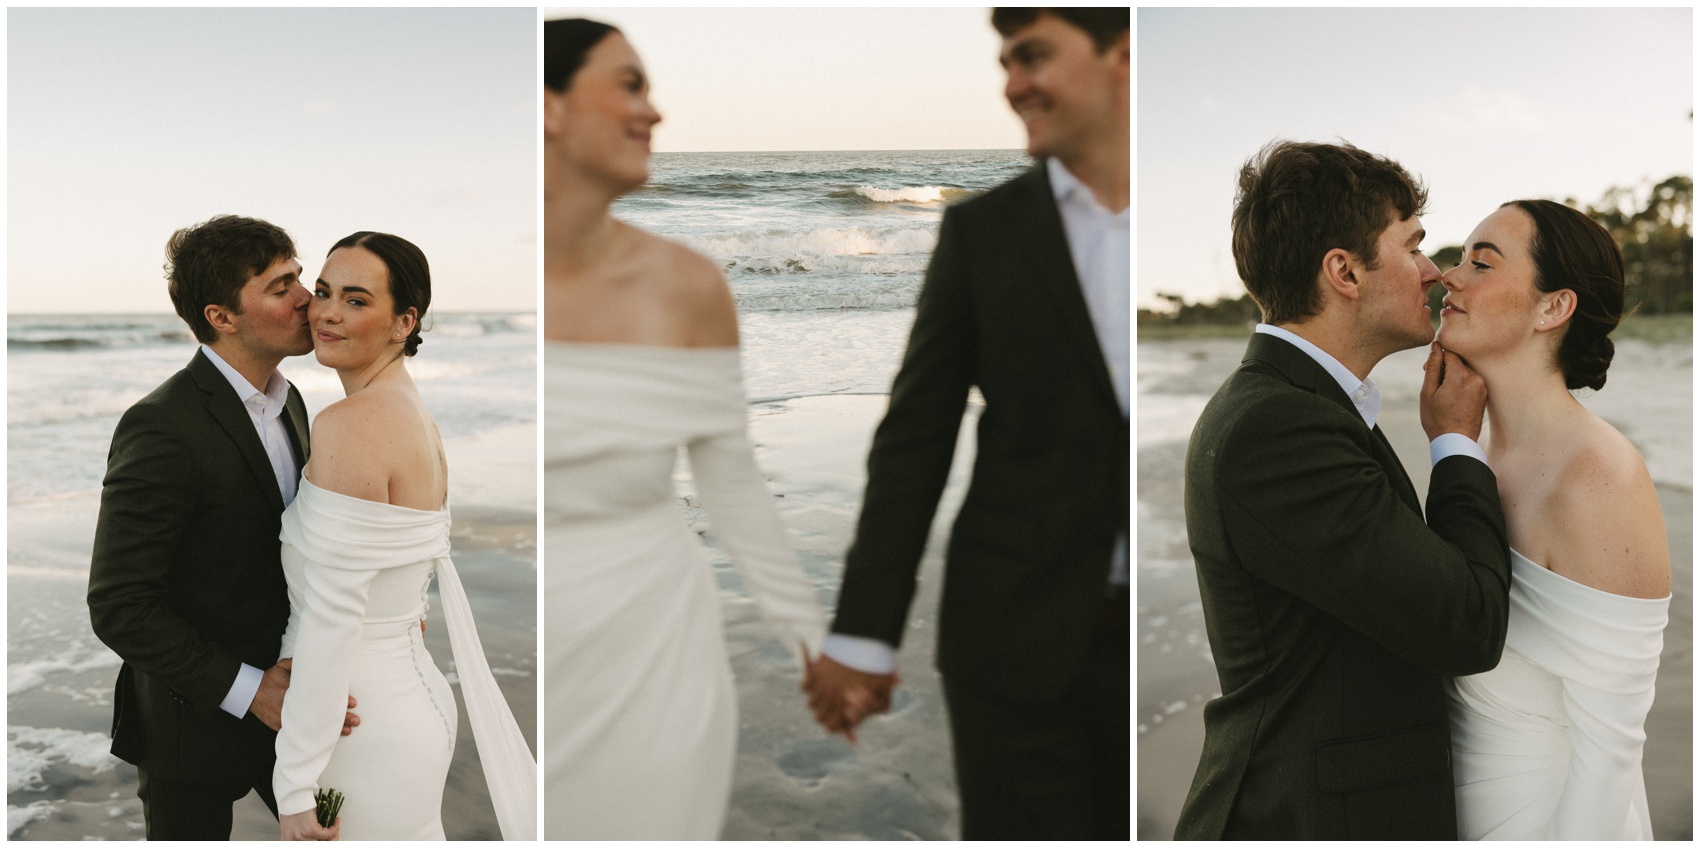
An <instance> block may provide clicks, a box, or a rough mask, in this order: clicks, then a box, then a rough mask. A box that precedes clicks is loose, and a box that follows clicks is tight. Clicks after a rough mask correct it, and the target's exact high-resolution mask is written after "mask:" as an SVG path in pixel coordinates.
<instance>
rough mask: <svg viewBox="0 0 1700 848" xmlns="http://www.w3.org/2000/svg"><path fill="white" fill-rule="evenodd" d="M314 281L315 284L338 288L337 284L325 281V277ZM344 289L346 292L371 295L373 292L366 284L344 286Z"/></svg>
mask: <svg viewBox="0 0 1700 848" xmlns="http://www.w3.org/2000/svg"><path fill="white" fill-rule="evenodd" d="M313 282H314V284H315V285H320V286H324V287H325V288H327V289H334V288H336V287H335V286H333V285H331V284H330V283H327V282H325V281H324V280H323V279H319V280H314V281H313ZM342 290H343V291H345V292H359V293H361V294H363V295H367V296H370V295H371V294H372V290H371V289H369V288H366V287H364V286H343V287H342Z"/></svg>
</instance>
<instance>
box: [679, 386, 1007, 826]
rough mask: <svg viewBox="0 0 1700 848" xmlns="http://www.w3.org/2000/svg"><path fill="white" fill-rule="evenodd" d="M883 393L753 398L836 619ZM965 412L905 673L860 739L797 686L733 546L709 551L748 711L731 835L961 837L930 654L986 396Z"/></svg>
mask: <svg viewBox="0 0 1700 848" xmlns="http://www.w3.org/2000/svg"><path fill="white" fill-rule="evenodd" d="M886 403H887V398H886V397H885V396H884V395H859V396H857V395H852V396H826V397H806V398H797V399H793V400H787V401H781V402H773V403H759V404H755V405H752V406H751V408H750V411H751V425H750V435H751V440H752V441H753V442H755V444H756V460H757V462H758V463H759V464H760V466H761V468H762V470H763V472H764V474H765V475H766V477H767V478H768V480H769V488H770V489H771V490H772V492H773V493H774V495H775V498H776V502H777V503H778V505H779V514H780V520H781V521H782V522H783V523H784V525H785V528H786V530H787V532H788V533H789V534H790V535H791V538H792V541H793V543H794V544H795V545H796V547H797V550H798V551H799V555H800V558H801V560H802V565H803V569H804V571H805V573H806V574H807V575H808V577H809V579H810V581H811V582H813V583H814V585H815V587H816V590H817V593H818V595H819V597H820V598H821V602H822V605H823V607H824V608H825V609H826V610H827V612H828V617H829V620H830V612H831V609H832V606H833V604H834V602H835V600H836V597H837V591H838V582H839V575H840V573H841V569H842V565H843V556H844V551H845V549H846V548H847V547H848V546H849V544H850V536H851V533H852V531H853V530H854V526H855V521H856V516H857V512H858V510H859V508H860V503H861V492H862V486H863V483H864V479H865V472H866V468H865V463H866V460H867V449H868V445H869V443H870V442H871V440H872V438H873V430H874V427H875V426H876V425H877V424H878V423H879V419H880V417H881V416H882V415H884V413H885V408H886ZM969 410H970V412H969V414H968V415H967V416H965V417H964V424H963V429H962V435H961V436H960V437H959V439H958V442H957V458H956V463H955V465H954V466H953V469H952V472H951V478H950V483H949V484H948V486H947V487H946V489H945V494H944V497H943V499H942V502H941V504H940V508H939V510H938V513H937V515H936V516H935V520H934V522H933V531H932V535H931V537H930V538H929V540H928V543H927V551H926V554H925V556H924V558H923V559H922V563H921V570H920V588H919V590H918V592H917V593H916V597H915V600H914V603H913V605H912V606H911V607H910V614H909V618H910V629H909V631H908V632H907V633H906V634H905V636H904V641H903V645H902V647H901V649H900V651H899V652H898V660H897V664H898V670H899V672H900V673H901V675H902V677H903V683H902V685H901V686H899V687H898V689H897V690H896V693H895V695H894V696H893V702H892V709H891V712H890V713H889V714H886V715H882V716H875V717H873V718H870V719H869V720H868V721H867V722H866V723H865V724H863V726H862V727H861V729H860V731H859V732H858V734H857V740H858V744H856V745H854V746H852V745H850V744H849V743H848V742H846V741H845V740H844V738H843V737H841V736H828V735H827V734H826V732H825V731H823V730H821V729H820V728H819V726H818V725H816V724H815V723H814V718H813V716H812V715H811V714H810V712H809V709H808V704H807V701H806V700H805V699H804V696H803V694H802V693H801V692H800V691H798V682H799V681H800V680H801V676H802V670H801V669H800V668H799V667H797V666H796V665H794V664H793V663H792V662H791V661H790V660H789V658H788V657H787V656H786V654H785V651H784V649H783V648H782V647H781V646H780V645H779V644H778V642H776V641H775V640H774V639H773V637H772V636H771V635H769V633H768V630H767V628H766V626H765V625H764V624H763V622H762V620H761V617H760V614H759V613H758V612H757V610H756V607H755V604H754V602H753V601H752V600H751V599H750V598H749V597H748V596H747V595H746V594H744V592H743V589H742V585H741V584H740V582H739V581H738V578H737V575H736V573H735V572H734V571H733V570H732V568H731V566H730V564H729V563H728V562H727V560H726V558H725V556H724V554H723V553H721V552H720V550H719V549H718V548H713V558H714V560H715V573H716V577H717V579H718V580H719V585H720V588H721V609H722V611H723V614H724V616H725V620H726V634H727V647H728V653H729V654H730V656H731V659H732V672H733V677H734V679H735V680H736V681H737V686H738V703H739V716H740V731H739V736H738V755H737V762H736V766H735V771H734V775H733V789H732V802H731V807H730V810H729V811H728V815H727V819H726V825H725V827H724V829H723V830H722V832H721V836H722V838H725V839H809V840H814V839H954V838H957V835H958V831H959V825H958V822H957V800H956V781H955V777H954V775H953V772H952V768H951V748H950V730H949V724H948V723H947V720H946V716H945V707H944V701H943V694H942V690H941V688H940V685H939V678H938V673H937V671H936V670H935V669H934V668H933V652H934V644H935V635H936V632H935V626H936V623H937V619H938V599H939V589H940V584H941V582H942V573H943V566H944V561H943V556H944V549H945V542H946V541H947V539H948V533H949V528H950V523H951V521H953V520H954V519H955V515H956V511H957V509H958V507H959V506H960V505H961V500H962V495H963V492H964V489H965V486H966V483H967V479H968V472H969V467H970V460H971V459H972V456H973V429H972V428H973V424H974V422H975V420H976V419H977V414H978V410H979V407H978V406H977V405H974V404H971V405H970V407H969ZM684 476H685V475H681V477H684ZM692 502H694V500H690V499H688V500H687V503H692ZM689 511H690V512H691V514H692V515H693V525H694V526H695V527H696V529H698V530H699V531H707V535H708V538H709V541H710V544H711V547H712V545H713V531H712V516H709V518H708V520H704V518H703V516H702V515H701V513H700V512H699V511H696V510H694V509H692V510H689Z"/></svg>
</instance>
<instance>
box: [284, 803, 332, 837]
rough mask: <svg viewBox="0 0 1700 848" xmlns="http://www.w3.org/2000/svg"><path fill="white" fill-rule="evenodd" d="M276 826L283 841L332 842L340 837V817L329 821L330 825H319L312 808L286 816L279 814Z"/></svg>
mask: <svg viewBox="0 0 1700 848" xmlns="http://www.w3.org/2000/svg"><path fill="white" fill-rule="evenodd" d="M277 827H278V830H279V832H281V834H282V835H281V836H280V837H279V838H280V839H282V840H283V841H285V842H298V841H318V842H334V841H336V840H337V839H340V838H341V837H342V818H341V817H340V816H339V817H337V820H336V821H334V822H331V826H330V827H320V826H319V819H318V817H317V815H316V814H314V812H313V811H312V810H303V811H302V812H299V813H294V814H292V815H287V816H279V817H278V819H277Z"/></svg>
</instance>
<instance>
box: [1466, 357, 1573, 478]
mask: <svg viewBox="0 0 1700 848" xmlns="http://www.w3.org/2000/svg"><path fill="white" fill-rule="evenodd" d="M1549 355H1550V354H1548V353H1547V352H1546V351H1545V350H1534V351H1528V352H1524V355H1520V356H1510V357H1507V358H1505V359H1502V360H1498V361H1492V362H1482V363H1480V364H1479V365H1478V364H1477V363H1471V367H1474V368H1475V369H1476V371H1477V373H1479V374H1481V375H1482V380H1483V382H1485V383H1486V384H1487V390H1488V400H1487V422H1486V426H1485V428H1484V430H1485V433H1486V435H1487V438H1488V443H1489V444H1490V445H1492V446H1493V448H1494V451H1495V453H1498V452H1501V451H1519V450H1523V449H1524V448H1525V447H1527V446H1529V445H1532V444H1536V443H1539V442H1542V441H1545V440H1547V439H1550V438H1552V437H1553V436H1554V434H1557V435H1559V436H1562V435H1563V432H1564V431H1565V430H1567V429H1568V428H1569V426H1570V416H1571V415H1572V414H1573V413H1575V412H1577V411H1578V410H1581V409H1582V405H1581V404H1580V403H1578V402H1577V400H1576V398H1575V397H1574V396H1572V395H1571V394H1570V390H1569V389H1566V388H1565V387H1564V373H1563V372H1562V371H1560V370H1558V369H1557V368H1554V367H1552V366H1551V364H1550V363H1549V361H1548V360H1547V358H1546V357H1547V356H1549Z"/></svg>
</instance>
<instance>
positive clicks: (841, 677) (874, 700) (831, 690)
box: [797, 647, 901, 744]
mask: <svg viewBox="0 0 1700 848" xmlns="http://www.w3.org/2000/svg"><path fill="white" fill-rule="evenodd" d="M899 682H901V678H899V677H898V675H897V672H895V671H894V672H892V673H890V674H869V673H867V672H865V671H857V670H856V669H853V668H851V667H849V666H847V665H844V664H842V663H840V662H838V661H836V660H834V659H833V658H832V657H829V656H827V655H825V654H821V655H820V656H818V657H810V656H809V651H808V648H807V647H804V649H803V682H802V684H801V685H799V686H798V687H797V688H799V689H801V690H802V691H804V692H806V693H808V696H809V709H810V710H813V711H814V714H815V721H817V722H819V723H820V726H821V727H823V728H825V729H826V731H827V732H828V733H842V734H844V738H846V739H848V740H850V743H851V744H855V742H856V726H857V725H859V724H861V723H862V720H863V719H865V718H867V717H868V716H870V715H873V714H875V713H883V712H885V711H886V710H888V709H890V708H891V690H892V688H893V687H895V686H896V685H897V684H898V683H899Z"/></svg>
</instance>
